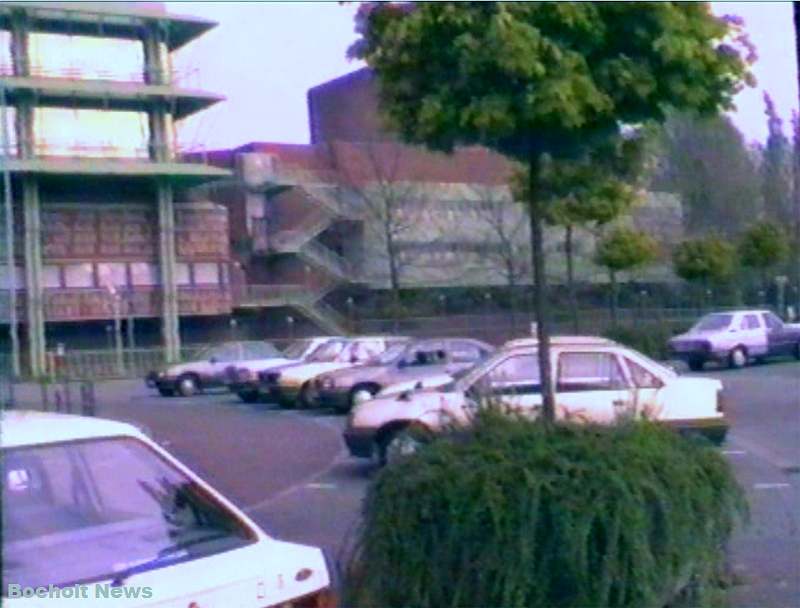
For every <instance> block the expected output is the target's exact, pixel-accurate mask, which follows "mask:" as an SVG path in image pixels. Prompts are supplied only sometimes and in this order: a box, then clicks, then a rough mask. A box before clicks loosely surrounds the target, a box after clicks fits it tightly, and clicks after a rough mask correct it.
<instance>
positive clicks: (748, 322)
mask: <svg viewBox="0 0 800 608" xmlns="http://www.w3.org/2000/svg"><path fill="white" fill-rule="evenodd" d="M759 327H761V323H759V322H758V315H745V317H744V320H743V321H742V329H758V328H759Z"/></svg>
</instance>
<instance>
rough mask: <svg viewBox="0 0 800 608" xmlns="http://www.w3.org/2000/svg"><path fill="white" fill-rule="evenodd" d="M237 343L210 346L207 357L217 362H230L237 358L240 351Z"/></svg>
mask: <svg viewBox="0 0 800 608" xmlns="http://www.w3.org/2000/svg"><path fill="white" fill-rule="evenodd" d="M240 352H241V351H240V349H239V345H238V344H223V345H222V346H216V347H214V348H210V349H208V351H207V355H208V356H207V359H208V360H209V361H210V360H211V359H214V360H215V361H217V363H232V362H234V361H238V360H239V353H240Z"/></svg>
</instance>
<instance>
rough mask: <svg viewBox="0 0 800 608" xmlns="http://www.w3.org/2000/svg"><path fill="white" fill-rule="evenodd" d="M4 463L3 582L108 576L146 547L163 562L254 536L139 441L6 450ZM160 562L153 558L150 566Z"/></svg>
mask: <svg viewBox="0 0 800 608" xmlns="http://www.w3.org/2000/svg"><path fill="white" fill-rule="evenodd" d="M2 466H3V473H2V474H3V485H2V500H3V527H2V533H3V558H4V559H3V574H2V575H3V581H4V583H5V582H7V581H13V582H14V583H17V584H20V585H22V586H24V587H28V586H30V587H39V586H48V585H51V584H52V585H57V586H63V585H69V584H73V583H75V582H77V581H91V580H104V579H110V578H112V577H113V576H114V573H115V572H116V571H118V570H121V569H125V568H127V567H130V566H131V565H133V564H140V563H143V562H148V561H151V560H153V559H154V556H158V555H164V556H170V557H171V558H172V559H170V561H169V562H168V563H170V565H171V564H174V563H175V562H177V561H187V560H191V559H196V558H200V557H205V556H209V555H213V554H217V553H222V552H224V551H230V550H231V549H233V548H237V547H241V546H244V545H246V544H249V543H251V542H254V541H255V540H256V536H255V534H254V533H253V531H252V530H250V529H249V528H247V527H246V526H245V525H244V523H242V522H241V521H240V520H239V519H238V518H237V517H236V516H235V515H234V514H233V513H231V512H230V511H228V510H227V508H225V507H224V506H222V505H221V504H220V503H218V502H217V500H216V499H214V498H213V497H212V496H211V495H209V494H208V492H206V491H205V490H204V489H203V488H202V487H200V486H199V485H198V484H197V483H196V482H194V481H193V480H191V479H189V478H188V477H187V476H186V475H185V474H184V473H183V472H181V471H180V470H178V469H177V468H175V467H174V466H173V465H172V464H170V463H168V462H167V461H166V460H163V459H162V458H161V457H160V456H158V455H157V454H156V453H155V452H154V451H153V450H152V449H151V448H149V447H148V446H146V445H144V444H143V443H142V442H140V441H138V440H134V439H128V438H112V439H97V440H90V441H79V442H70V443H63V444H55V445H47V446H34V447H29V448H28V447H26V448H18V449H14V450H7V451H4V455H3V462H2ZM87 547H91V551H87ZM43 554H44V555H47V559H46V560H42V559H41V556H42V555H43ZM76 556H80V559H76ZM163 565H164V560H156V561H155V562H154V564H153V569H155V568H158V567H161V566H163ZM4 592H5V589H4Z"/></svg>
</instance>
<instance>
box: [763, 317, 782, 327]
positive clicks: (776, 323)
mask: <svg viewBox="0 0 800 608" xmlns="http://www.w3.org/2000/svg"><path fill="white" fill-rule="evenodd" d="M763 316H764V323H766V324H767V328H768V329H769V330H770V331H774V330H776V329H781V328H782V327H783V321H781V320H780V319H779V318H778V317H777V316H775V315H774V314H772V313H771V312H765V313H764V315H763Z"/></svg>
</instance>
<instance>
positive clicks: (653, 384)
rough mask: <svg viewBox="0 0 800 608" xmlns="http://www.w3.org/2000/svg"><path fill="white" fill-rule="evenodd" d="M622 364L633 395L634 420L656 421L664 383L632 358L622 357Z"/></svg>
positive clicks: (659, 410) (659, 412)
mask: <svg viewBox="0 0 800 608" xmlns="http://www.w3.org/2000/svg"><path fill="white" fill-rule="evenodd" d="M621 360H622V364H623V366H624V367H625V368H626V371H627V372H628V379H629V380H630V383H631V385H632V387H633V388H632V390H633V395H634V405H633V414H634V416H635V417H636V418H647V419H648V420H656V419H658V417H659V415H660V414H661V407H660V405H659V391H660V390H661V389H662V388H663V387H664V382H663V381H662V380H661V378H659V377H658V376H657V375H656V374H654V373H653V372H651V371H650V370H648V369H647V368H646V367H645V366H644V365H642V364H641V363H639V362H638V361H636V360H635V359H634V358H633V357H631V356H628V355H627V354H626V355H622V358H621Z"/></svg>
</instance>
